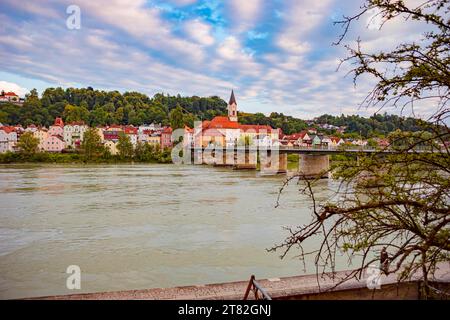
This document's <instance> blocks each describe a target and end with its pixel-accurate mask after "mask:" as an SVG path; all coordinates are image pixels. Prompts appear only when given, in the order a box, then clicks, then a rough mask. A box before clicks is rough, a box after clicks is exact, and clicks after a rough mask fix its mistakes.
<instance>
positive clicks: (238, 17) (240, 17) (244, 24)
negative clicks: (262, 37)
mask: <svg viewBox="0 0 450 320" xmlns="http://www.w3.org/2000/svg"><path fill="white" fill-rule="evenodd" d="M228 4H229V8H228V11H229V16H230V18H231V21H232V22H233V25H232V28H233V29H235V30H236V31H237V32H242V31H245V30H248V29H249V28H252V27H253V25H254V24H255V22H256V21H257V20H258V19H259V17H260V15H261V13H262V7H263V1H262V0H245V1H242V0H230V1H229V2H228Z"/></svg>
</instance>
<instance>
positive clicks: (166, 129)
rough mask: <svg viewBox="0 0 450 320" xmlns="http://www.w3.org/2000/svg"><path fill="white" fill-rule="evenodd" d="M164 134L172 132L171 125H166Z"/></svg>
mask: <svg viewBox="0 0 450 320" xmlns="http://www.w3.org/2000/svg"><path fill="white" fill-rule="evenodd" d="M162 133H164V134H172V128H171V127H165V128H164V129H163V131H162Z"/></svg>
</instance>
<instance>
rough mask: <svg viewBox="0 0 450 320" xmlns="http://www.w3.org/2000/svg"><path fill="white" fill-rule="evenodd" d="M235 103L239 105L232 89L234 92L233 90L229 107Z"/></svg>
mask: <svg viewBox="0 0 450 320" xmlns="http://www.w3.org/2000/svg"><path fill="white" fill-rule="evenodd" d="M233 103H234V104H236V105H237V103H236V98H235V97H234V90H233V89H232V90H231V97H230V102H228V104H229V105H232V104H233Z"/></svg>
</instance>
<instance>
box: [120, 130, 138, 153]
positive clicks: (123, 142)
mask: <svg viewBox="0 0 450 320" xmlns="http://www.w3.org/2000/svg"><path fill="white" fill-rule="evenodd" d="M117 150H118V151H119V156H120V158H121V159H131V158H133V155H134V149H133V144H132V143H131V140H130V137H128V136H127V135H126V134H125V133H123V132H121V133H120V134H119V141H118V142H117Z"/></svg>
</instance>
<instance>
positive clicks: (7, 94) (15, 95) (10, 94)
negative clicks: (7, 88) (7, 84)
mask: <svg viewBox="0 0 450 320" xmlns="http://www.w3.org/2000/svg"><path fill="white" fill-rule="evenodd" d="M8 96H10V97H18V95H17V94H15V93H14V92H7V93H5V97H8Z"/></svg>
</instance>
